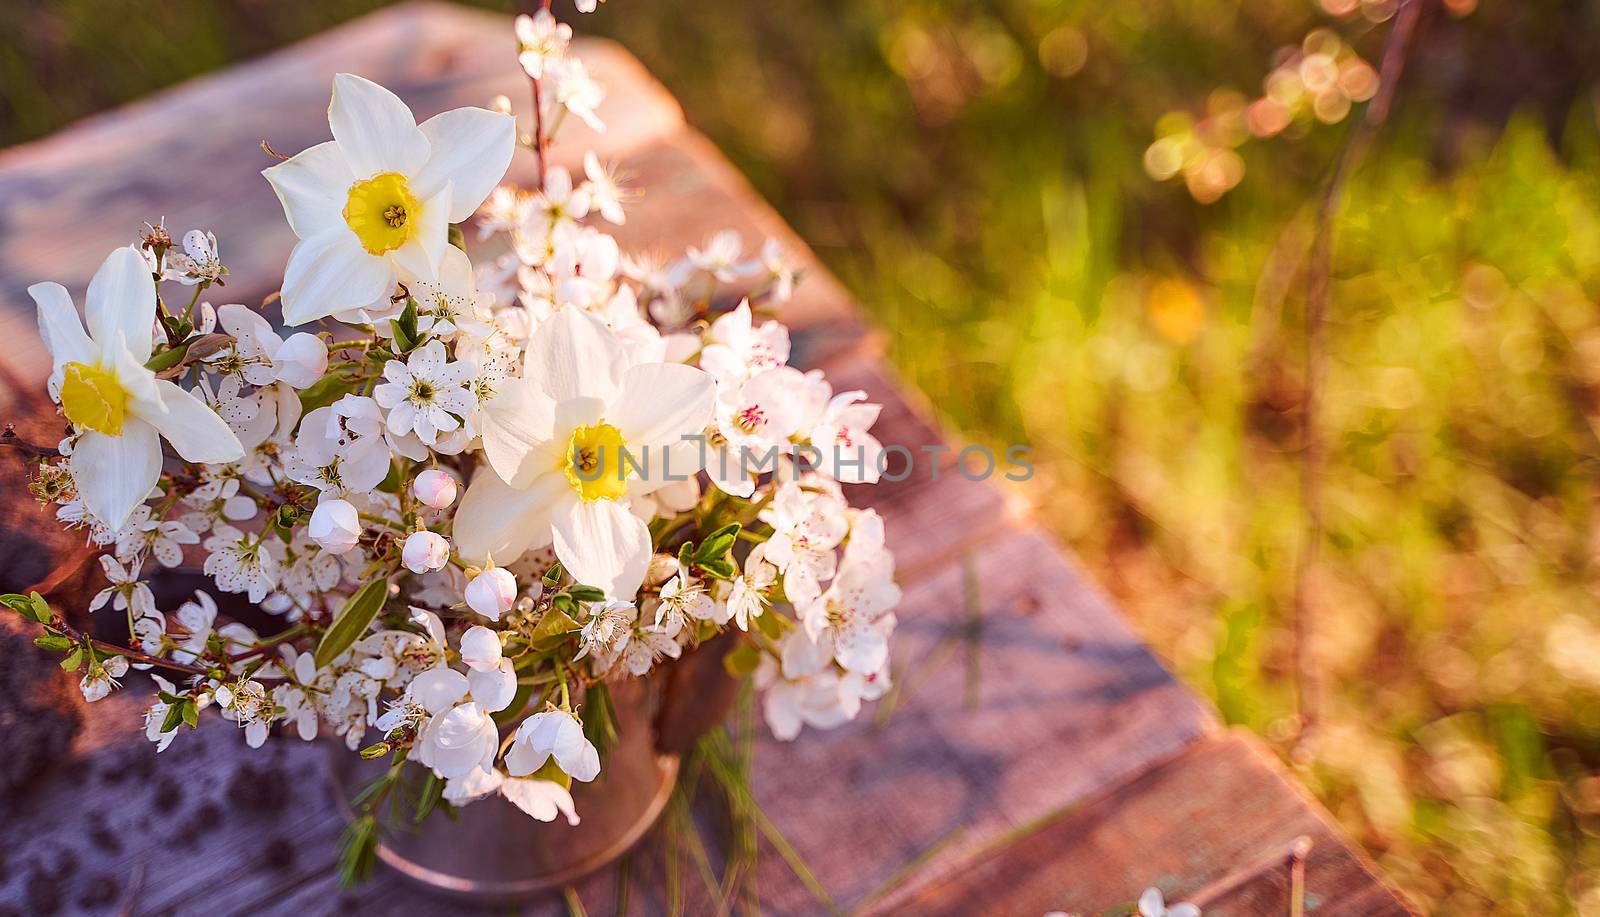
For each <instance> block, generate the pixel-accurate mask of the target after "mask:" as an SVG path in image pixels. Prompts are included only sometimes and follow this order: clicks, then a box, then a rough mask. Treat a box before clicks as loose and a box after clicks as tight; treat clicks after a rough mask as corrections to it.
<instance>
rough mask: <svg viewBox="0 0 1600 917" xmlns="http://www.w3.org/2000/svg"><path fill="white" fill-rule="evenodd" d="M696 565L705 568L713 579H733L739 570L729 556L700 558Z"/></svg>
mask: <svg viewBox="0 0 1600 917" xmlns="http://www.w3.org/2000/svg"><path fill="white" fill-rule="evenodd" d="M695 566H696V567H698V568H699V569H701V570H704V571H705V572H706V574H707V575H708V576H710V577H712V578H713V579H733V577H734V574H736V573H738V572H739V570H738V568H737V567H735V566H734V565H733V561H731V560H728V559H727V558H718V559H716V560H700V561H696V562H695Z"/></svg>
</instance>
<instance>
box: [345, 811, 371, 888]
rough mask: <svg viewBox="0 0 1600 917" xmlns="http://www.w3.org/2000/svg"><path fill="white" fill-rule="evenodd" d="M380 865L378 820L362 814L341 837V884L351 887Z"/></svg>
mask: <svg viewBox="0 0 1600 917" xmlns="http://www.w3.org/2000/svg"><path fill="white" fill-rule="evenodd" d="M377 865H378V820H377V819H376V818H374V817H372V816H371V815H362V816H360V817H359V818H356V819H354V820H352V821H351V822H350V824H349V825H348V826H346V827H345V829H344V834H342V835H340V837H339V885H340V887H342V888H350V887H351V886H353V885H355V884H356V883H358V882H361V881H362V880H364V879H366V878H367V877H368V876H370V875H372V870H373V868H374V867H375V866H377Z"/></svg>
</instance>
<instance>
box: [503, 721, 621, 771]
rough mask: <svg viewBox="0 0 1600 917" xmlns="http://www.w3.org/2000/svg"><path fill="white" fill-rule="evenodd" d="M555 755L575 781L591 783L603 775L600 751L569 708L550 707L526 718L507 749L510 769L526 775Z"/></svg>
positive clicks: (557, 762) (557, 761)
mask: <svg viewBox="0 0 1600 917" xmlns="http://www.w3.org/2000/svg"><path fill="white" fill-rule="evenodd" d="M552 757H553V758H555V759H556V766H557V767H559V768H561V770H562V771H563V772H564V773H566V775H567V776H569V777H571V778H572V779H574V780H580V781H583V782H584V783H587V782H589V781H590V780H593V779H594V778H596V777H598V776H599V775H600V753H599V752H598V751H597V750H596V749H595V747H594V743H592V742H590V741H589V739H588V738H587V737H586V736H584V734H583V724H582V723H580V722H578V718H577V717H575V716H573V715H572V714H570V713H568V712H566V711H565V710H546V711H543V712H541V713H535V714H534V715H532V716H530V717H528V718H527V719H525V720H523V721H522V725H520V726H518V727H517V734H516V737H515V738H513V739H512V740H511V748H510V750H508V751H507V752H506V772H507V773H509V774H511V776H513V777H525V776H527V775H528V774H531V773H533V772H535V771H537V770H538V769H539V768H541V767H544V763H545V762H546V761H548V760H550V759H551V758H552Z"/></svg>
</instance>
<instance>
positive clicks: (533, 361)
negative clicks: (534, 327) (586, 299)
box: [522, 307, 629, 404]
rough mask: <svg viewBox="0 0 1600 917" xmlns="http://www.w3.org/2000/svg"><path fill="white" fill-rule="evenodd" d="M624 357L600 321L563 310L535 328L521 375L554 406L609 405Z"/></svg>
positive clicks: (625, 365) (623, 367) (618, 343)
mask: <svg viewBox="0 0 1600 917" xmlns="http://www.w3.org/2000/svg"><path fill="white" fill-rule="evenodd" d="M628 363H629V361H628V354H627V351H625V350H624V349H623V347H622V342H621V341H618V340H617V338H616V335H614V334H612V333H611V329H609V328H607V327H606V326H605V324H604V323H603V322H601V321H600V320H599V319H597V318H595V317H594V316H592V315H590V314H588V313H587V312H584V311H583V310H582V309H577V308H571V307H569V308H564V309H562V310H561V311H559V312H557V313H556V314H555V315H552V316H551V317H550V318H549V319H547V320H546V321H545V323H544V324H543V325H540V326H539V330H538V331H537V332H535V333H534V336H533V340H531V341H529V342H528V352H527V354H526V357H525V361H524V364H523V371H522V375H523V377H524V378H527V379H532V380H533V381H534V382H535V383H536V384H538V385H539V387H540V388H541V389H542V390H543V391H544V392H545V394H547V395H549V396H550V397H551V398H553V399H555V400H556V401H557V402H561V401H566V400H568V399H570V398H579V397H590V398H598V399H599V400H600V401H601V402H602V403H604V404H610V403H611V402H612V401H614V400H615V398H616V394H617V389H618V386H620V384H621V382H622V373H623V371H624V370H626V369H627V368H628Z"/></svg>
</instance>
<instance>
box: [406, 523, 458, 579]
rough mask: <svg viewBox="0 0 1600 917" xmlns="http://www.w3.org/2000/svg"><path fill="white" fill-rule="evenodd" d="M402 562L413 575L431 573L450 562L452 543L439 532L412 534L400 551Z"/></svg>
mask: <svg viewBox="0 0 1600 917" xmlns="http://www.w3.org/2000/svg"><path fill="white" fill-rule="evenodd" d="M400 560H401V562H402V563H404V564H405V565H406V569H407V570H410V571H411V572H412V573H429V572H431V571H434V570H438V569H440V568H442V567H443V566H444V565H445V564H447V563H449V562H450V542H448V541H445V540H444V536H443V535H440V534H439V533H438V532H412V533H411V535H410V537H408V538H407V539H406V545H405V547H404V548H402V549H401V550H400Z"/></svg>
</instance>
